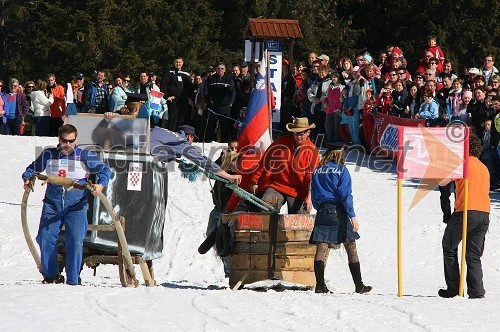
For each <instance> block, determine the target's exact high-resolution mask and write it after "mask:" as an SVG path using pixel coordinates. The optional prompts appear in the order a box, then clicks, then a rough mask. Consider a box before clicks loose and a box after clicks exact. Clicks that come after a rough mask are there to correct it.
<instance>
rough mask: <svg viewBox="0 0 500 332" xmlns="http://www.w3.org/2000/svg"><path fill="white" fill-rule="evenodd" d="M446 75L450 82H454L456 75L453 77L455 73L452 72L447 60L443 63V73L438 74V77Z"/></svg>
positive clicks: (449, 62) (449, 61)
mask: <svg viewBox="0 0 500 332" xmlns="http://www.w3.org/2000/svg"><path fill="white" fill-rule="evenodd" d="M446 74H448V75H450V77H451V80H452V81H454V80H455V79H456V78H457V75H455V73H454V72H453V68H452V64H451V60H448V59H447V60H445V61H444V64H443V71H442V72H441V73H439V75H440V76H443V75H446Z"/></svg>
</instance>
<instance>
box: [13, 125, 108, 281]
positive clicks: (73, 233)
mask: <svg viewBox="0 0 500 332" xmlns="http://www.w3.org/2000/svg"><path fill="white" fill-rule="evenodd" d="M76 137H77V130H76V128H75V127H74V126H72V125H64V126H62V127H61V130H60V132H59V144H58V146H57V148H49V149H46V150H44V151H43V153H42V154H40V155H39V156H38V157H37V158H36V160H35V161H34V162H33V163H31V164H30V165H29V166H28V167H27V168H26V170H25V172H24V173H23V175H22V177H23V180H24V190H25V191H29V190H31V188H30V186H29V183H30V178H31V177H32V176H34V175H35V173H41V172H43V171H46V173H47V175H56V176H62V175H64V177H68V178H70V179H73V180H75V181H77V182H78V183H79V184H80V185H83V183H84V182H85V181H86V180H87V176H88V174H89V173H91V174H96V175H97V184H95V185H94V188H95V190H94V191H92V194H93V195H94V196H97V195H98V194H99V193H101V192H102V189H103V188H104V187H105V186H106V185H107V184H108V181H109V177H110V175H111V170H110V169H109V167H108V165H106V164H104V163H103V162H102V161H101V160H99V158H98V157H97V155H96V154H94V153H93V152H90V151H88V150H82V149H80V148H78V147H77V146H76V142H75V141H76ZM88 194H89V192H88V191H87V190H76V189H74V190H71V191H70V190H66V188H64V187H62V186H60V185H57V184H52V183H49V184H48V185H47V190H46V191H45V198H44V204H43V210H42V216H41V218H40V226H39V228H38V235H37V237H36V240H37V242H38V244H39V245H40V252H41V266H40V268H41V269H40V272H41V273H42V275H43V277H44V279H43V283H44V284H51V283H63V282H64V277H62V276H61V275H59V266H58V262H57V248H56V242H57V237H58V235H59V232H60V231H61V228H62V226H63V225H64V226H65V227H66V231H65V235H66V237H65V240H66V241H65V242H66V243H65V244H66V265H65V267H66V277H67V280H66V282H67V284H69V285H78V284H80V283H81V280H80V270H81V268H82V252H83V239H84V237H85V234H86V233H87V227H88V221H87V209H88V203H87V202H88V201H89V198H88Z"/></svg>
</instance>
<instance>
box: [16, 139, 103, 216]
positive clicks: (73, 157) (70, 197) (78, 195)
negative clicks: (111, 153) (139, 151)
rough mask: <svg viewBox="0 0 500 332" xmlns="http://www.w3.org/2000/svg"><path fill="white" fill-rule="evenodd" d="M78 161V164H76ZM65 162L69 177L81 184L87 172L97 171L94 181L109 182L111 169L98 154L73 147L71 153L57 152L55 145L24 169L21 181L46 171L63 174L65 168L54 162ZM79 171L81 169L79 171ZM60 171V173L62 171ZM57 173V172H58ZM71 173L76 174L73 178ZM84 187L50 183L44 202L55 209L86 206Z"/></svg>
mask: <svg viewBox="0 0 500 332" xmlns="http://www.w3.org/2000/svg"><path fill="white" fill-rule="evenodd" d="M79 162H80V163H79ZM59 164H62V165H64V164H66V165H68V167H67V169H68V173H70V174H67V175H68V177H70V178H73V179H74V180H76V181H77V182H78V183H80V184H84V183H85V181H86V180H87V177H88V175H89V174H97V183H98V184H102V185H103V186H107V185H108V181H109V177H110V176H111V170H110V168H109V166H108V165H106V164H105V163H103V162H102V161H101V160H100V159H99V157H98V156H97V155H96V154H95V153H94V152H91V151H88V150H82V149H80V148H78V147H77V148H75V151H73V153H72V154H70V155H67V156H66V155H64V154H62V153H60V151H59V149H58V148H48V149H45V150H44V151H43V152H42V153H41V154H40V155H39V156H38V157H37V158H36V160H35V161H34V162H32V163H31V164H30V165H29V166H28V167H27V168H26V170H25V171H24V173H23V175H22V177H23V180H26V179H29V178H31V177H32V176H33V175H34V174H35V173H42V172H44V171H46V173H47V174H53V175H60V176H61V175H64V174H65V171H64V169H62V168H58V167H57V166H55V167H54V165H59ZM79 170H80V171H79ZM61 172H63V173H61ZM58 173H59V174H58ZM72 174H73V175H77V176H76V177H77V178H74V177H73V176H72ZM88 194H89V192H88V191H87V190H78V189H72V190H69V191H68V190H66V189H65V188H64V187H62V186H60V185H56V184H52V183H49V184H48V185H47V190H46V191H45V199H44V203H45V204H50V205H51V206H52V207H53V208H54V210H55V211H64V210H66V209H74V210H78V209H81V208H83V207H86V206H87V200H88V197H87V195H88Z"/></svg>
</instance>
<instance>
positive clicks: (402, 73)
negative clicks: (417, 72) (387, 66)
mask: <svg viewBox="0 0 500 332" xmlns="http://www.w3.org/2000/svg"><path fill="white" fill-rule="evenodd" d="M398 75H406V73H398Z"/></svg>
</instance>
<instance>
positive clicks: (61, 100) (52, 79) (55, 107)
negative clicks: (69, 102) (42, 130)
mask: <svg viewBox="0 0 500 332" xmlns="http://www.w3.org/2000/svg"><path fill="white" fill-rule="evenodd" d="M47 82H48V87H47V89H48V90H49V92H50V93H51V94H52V97H54V102H53V103H52V105H50V125H49V136H51V137H57V135H58V134H59V128H60V127H61V126H62V125H63V119H62V118H63V116H64V115H65V114H66V99H65V98H66V94H65V92H64V87H63V86H62V85H59V84H57V82H56V76H55V75H54V74H48V75H47Z"/></svg>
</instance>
